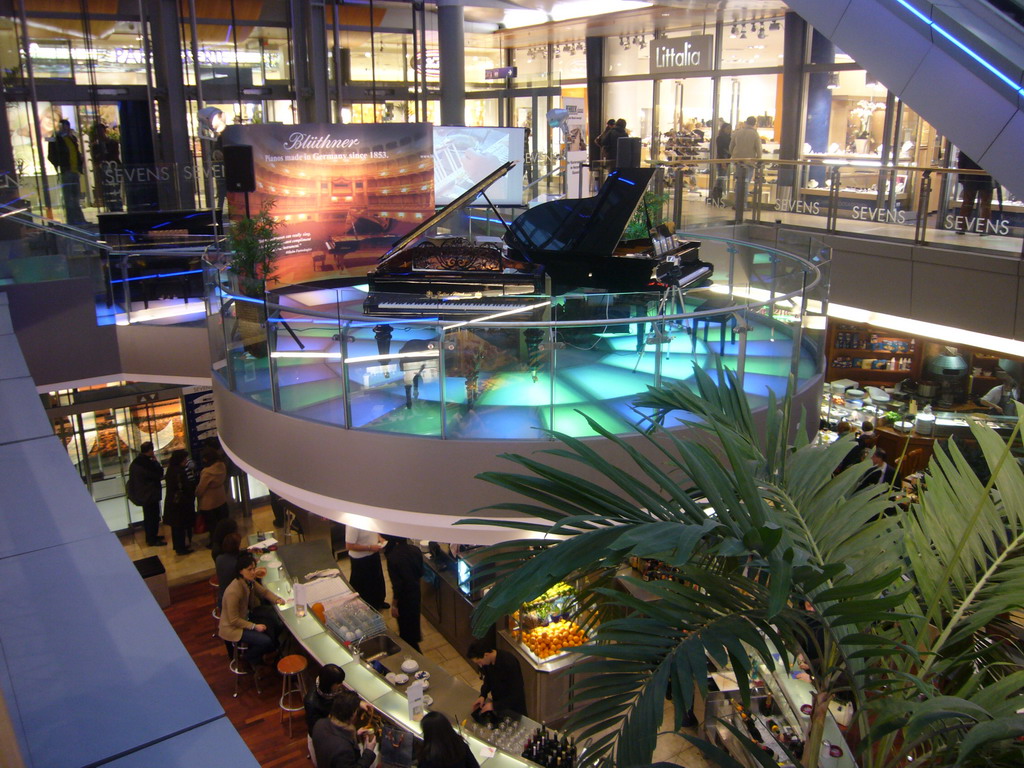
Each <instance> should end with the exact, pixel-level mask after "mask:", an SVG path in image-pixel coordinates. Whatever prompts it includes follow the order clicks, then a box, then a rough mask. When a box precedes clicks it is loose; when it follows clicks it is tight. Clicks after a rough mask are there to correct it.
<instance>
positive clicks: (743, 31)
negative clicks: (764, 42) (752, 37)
mask: <svg viewBox="0 0 1024 768" xmlns="http://www.w3.org/2000/svg"><path fill="white" fill-rule="evenodd" d="M746 39H747V28H746V27H745V26H744V27H742V28H741V29H740V40H746Z"/></svg>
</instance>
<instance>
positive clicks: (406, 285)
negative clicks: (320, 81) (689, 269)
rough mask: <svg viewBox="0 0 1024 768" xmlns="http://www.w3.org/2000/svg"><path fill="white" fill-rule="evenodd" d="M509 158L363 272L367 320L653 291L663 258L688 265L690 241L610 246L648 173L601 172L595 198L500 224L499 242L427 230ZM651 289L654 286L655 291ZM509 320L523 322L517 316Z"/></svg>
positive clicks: (692, 256)
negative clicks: (585, 293) (581, 294)
mask: <svg viewBox="0 0 1024 768" xmlns="http://www.w3.org/2000/svg"><path fill="white" fill-rule="evenodd" d="M514 165H515V163H514V162H508V163H505V164H504V165H502V166H501V167H500V168H498V169H496V170H495V171H494V172H493V173H491V174H489V175H488V176H487V177H485V178H484V179H482V180H481V181H480V182H479V183H478V184H476V185H474V186H473V187H471V188H470V189H468V190H467V191H466V192H465V193H464V194H462V195H461V196H460V197H459V198H458V199H456V200H455V201H453V202H452V203H450V204H449V205H447V206H445V207H444V208H443V209H441V210H440V211H438V212H437V213H436V214H434V216H432V217H431V218H430V219H427V220H426V221H424V222H423V223H422V224H421V225H420V226H418V227H417V228H416V229H414V230H413V231H412V232H410V233H409V234H408V235H406V236H405V237H404V238H402V239H401V240H399V241H398V242H397V243H396V244H395V245H394V246H393V247H392V248H391V249H390V250H389V251H388V252H387V253H385V254H384V255H383V256H382V257H381V259H380V262H379V263H378V265H377V267H376V269H375V270H374V271H372V272H370V273H369V275H368V278H369V294H368V295H367V298H366V301H365V302H364V304H363V309H364V311H365V312H366V313H367V314H371V315H377V314H379V315H393V316H414V315H420V316H435V315H436V316H438V317H440V318H442V319H447V318H460V317H472V316H475V315H483V314H492V313H498V312H504V311H508V312H509V313H510V314H512V313H514V312H515V311H516V309H522V310H524V311H528V309H529V308H532V307H537V306H538V304H543V303H544V302H543V301H538V299H539V297H544V296H547V295H558V294H562V293H565V292H567V291H573V290H580V289H583V290H587V289H592V290H601V291H606V292H639V291H645V290H651V288H652V285H653V286H657V282H656V278H655V276H654V272H655V268H656V266H657V265H658V264H660V263H663V262H664V261H665V260H666V259H673V260H675V261H677V262H679V261H683V262H688V263H700V264H701V265H702V267H701V269H702V270H703V268H704V267H706V271H707V273H708V274H710V271H711V268H710V265H703V263H702V262H697V261H696V260H697V254H698V249H699V244H698V243H696V242H676V241H675V238H674V236H670V237H671V239H672V242H671V245H670V246H667V247H666V245H665V243H664V241H662V243H661V244H660V246H659V247H658V248H657V249H655V248H653V247H652V248H651V249H649V250H643V251H640V252H636V253H630V254H626V255H617V253H616V247H617V245H618V244H619V240H620V239H621V237H622V233H623V232H624V231H625V229H626V225H627V224H628V223H629V220H630V218H631V217H632V215H633V211H634V210H636V207H637V205H638V204H639V203H640V200H641V199H642V197H643V193H644V191H645V190H646V189H647V185H648V184H649V183H650V181H651V178H652V177H653V176H654V169H652V168H621V169H618V170H615V171H612V172H611V173H610V174H608V178H607V180H606V181H605V182H604V184H603V185H602V187H601V189H600V190H599V191H598V193H597V194H596V195H595V196H594V197H587V198H581V199H578V200H570V199H564V200H555V201H551V202H547V203H542V204H540V205H538V206H536V207H534V208H530V209H528V210H527V211H525V212H524V213H522V214H521V215H519V216H518V217H517V218H515V219H514V220H513V221H512V222H510V223H505V221H504V219H503V218H502V217H501V214H500V213H499V212H498V210H497V208H495V206H493V205H492V204H491V203H490V201H489V200H487V204H488V205H489V206H490V208H491V210H492V212H493V213H494V215H495V216H496V217H497V219H498V220H500V221H501V222H502V224H504V225H505V235H504V237H503V238H502V240H501V242H472V241H470V240H468V239H467V238H463V237H433V238H428V237H426V234H427V233H428V232H429V231H430V230H432V229H433V228H435V227H437V226H438V225H439V224H440V223H441V222H443V221H444V220H445V219H447V218H448V217H449V216H451V215H453V214H454V213H455V212H457V211H458V210H460V209H462V208H464V207H465V206H467V205H469V204H470V203H472V202H473V201H474V200H475V199H476V198H477V197H478V196H481V195H482V196H483V197H484V199H485V200H486V199H487V196H486V190H487V188H488V187H490V185H491V184H493V183H494V182H495V181H497V180H498V179H499V178H501V177H502V176H504V175H505V174H506V173H507V172H508V170H509V169H510V168H512V167H513V166H514ZM655 289H656V288H655ZM516 314H517V316H519V317H522V315H519V314H518V313H516Z"/></svg>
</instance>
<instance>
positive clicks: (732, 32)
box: [729, 24, 737, 40]
mask: <svg viewBox="0 0 1024 768" xmlns="http://www.w3.org/2000/svg"><path fill="white" fill-rule="evenodd" d="M736 35H737V31H736V25H735V24H733V25H732V29H731V30H729V37H731V38H733V39H734V40H735V39H736Z"/></svg>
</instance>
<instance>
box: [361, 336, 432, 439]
mask: <svg viewBox="0 0 1024 768" xmlns="http://www.w3.org/2000/svg"><path fill="white" fill-rule="evenodd" d="M439 338H440V331H439V329H438V328H437V326H435V325H434V324H433V323H423V322H416V321H412V322H402V320H400V319H387V318H380V319H374V318H366V319H364V320H361V321H353V322H351V323H350V324H349V325H348V330H347V341H346V345H347V346H346V349H347V356H346V363H345V375H346V377H347V386H348V388H349V393H350V404H351V414H352V415H351V419H352V422H351V425H352V426H353V427H356V428H361V429H372V430H378V431H382V432H397V433H403V434H414V435H423V436H427V437H440V436H441V401H442V394H441V391H442V386H441V381H440V376H441V374H440V344H439Z"/></svg>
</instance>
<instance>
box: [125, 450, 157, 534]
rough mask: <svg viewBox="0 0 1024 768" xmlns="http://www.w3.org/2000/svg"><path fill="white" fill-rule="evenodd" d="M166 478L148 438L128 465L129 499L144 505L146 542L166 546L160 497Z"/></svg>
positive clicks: (141, 505) (138, 504) (143, 524)
mask: <svg viewBox="0 0 1024 768" xmlns="http://www.w3.org/2000/svg"><path fill="white" fill-rule="evenodd" d="M163 479H164V468H163V467H161V466H160V462H159V461H157V458H156V455H155V451H154V450H153V444H152V443H151V442H149V441H148V440H147V441H146V442H144V443H143V444H142V445H140V446H139V455H138V456H136V457H135V459H134V460H133V461H132V463H131V465H130V466H129V467H128V487H127V491H128V501H130V502H131V503H132V504H135V505H137V506H140V507H142V527H143V530H145V532H146V544H147V545H149V546H151V547H164V546H167V542H166V541H164V537H163V536H161V535H160V497H161V496H162V495H163V493H162V489H161V487H160V481H161V480H163Z"/></svg>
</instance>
